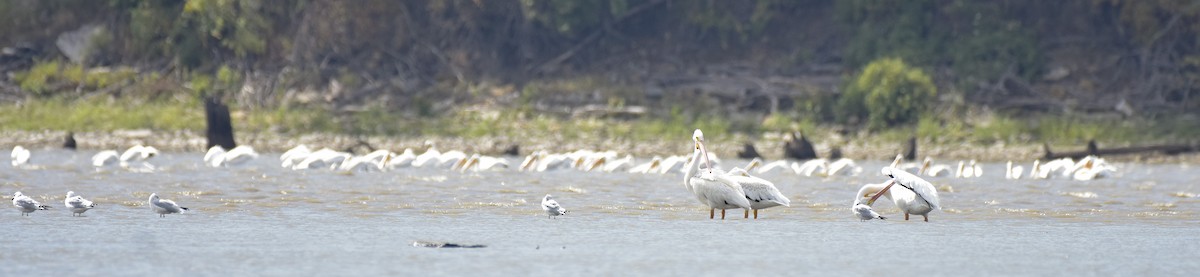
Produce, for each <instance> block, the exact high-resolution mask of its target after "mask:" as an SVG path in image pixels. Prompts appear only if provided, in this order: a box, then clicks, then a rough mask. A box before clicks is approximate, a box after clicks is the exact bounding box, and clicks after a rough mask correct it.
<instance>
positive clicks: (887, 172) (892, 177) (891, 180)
mask: <svg viewBox="0 0 1200 277" xmlns="http://www.w3.org/2000/svg"><path fill="white" fill-rule="evenodd" d="M892 170H896V169H894V168H891V167H884V168H883V169H882V170H881V172H882V173H883V176H887V177H888V181H887V185H884V186H883V189H881V190H879V192H876V193H875V196H871V199H869V200H867V206H871V205H875V200H877V199H879V197H880V196H883V194H884V193H887V191H888V190H889V189H891V188H892V185H895V184H896V174H895V173H892ZM863 196H866V195H863Z"/></svg>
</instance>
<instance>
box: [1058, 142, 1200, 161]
mask: <svg viewBox="0 0 1200 277" xmlns="http://www.w3.org/2000/svg"><path fill="white" fill-rule="evenodd" d="M1042 150H1044V151H1045V152H1046V154H1045V155H1044V156H1043V158H1045V159H1047V160H1054V159H1061V158H1072V159H1079V158H1083V157H1086V156H1089V155H1092V156H1107V155H1128V154H1143V153H1163V154H1167V155H1176V154H1181V153H1188V152H1197V151H1200V147H1197V146H1196V145H1190V144H1175V145H1151V146H1130V147H1121V148H1111V149H1100V148H1099V147H1096V142H1095V141H1088V145H1087V149H1086V150H1083V151H1073V152H1061V153H1054V152H1053V151H1051V150H1050V145H1047V144H1042Z"/></svg>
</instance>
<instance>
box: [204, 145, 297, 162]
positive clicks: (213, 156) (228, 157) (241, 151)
mask: <svg viewBox="0 0 1200 277" xmlns="http://www.w3.org/2000/svg"><path fill="white" fill-rule="evenodd" d="M289 151H290V150H289ZM296 154H297V153H295V152H293V153H292V155H289V159H288V160H286V161H285V162H284V163H285V164H286V163H289V162H290V161H291V158H292V157H296V156H298V155H296ZM256 158H258V152H255V151H254V147H250V146H248V145H238V146H237V147H234V148H233V149H230V150H229V151H225V148H224V147H221V146H220V145H213V147H212V148H209V149H208V152H206V153H204V163H205V164H206V165H208V166H210V167H229V166H238V165H242V164H245V163H246V162H249V161H250V160H253V159H256Z"/></svg>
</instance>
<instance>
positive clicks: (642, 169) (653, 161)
mask: <svg viewBox="0 0 1200 277" xmlns="http://www.w3.org/2000/svg"><path fill="white" fill-rule="evenodd" d="M661 164H662V157H660V156H654V157H653V158H650V161H649V162H646V163H643V164H639V165H636V166H634V167H633V168H630V169H629V173H642V174H645V173H658V167H659V165H661Z"/></svg>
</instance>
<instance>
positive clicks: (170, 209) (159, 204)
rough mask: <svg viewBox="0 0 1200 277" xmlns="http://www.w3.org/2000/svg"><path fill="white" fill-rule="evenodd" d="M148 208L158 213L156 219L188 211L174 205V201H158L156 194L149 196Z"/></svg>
mask: <svg viewBox="0 0 1200 277" xmlns="http://www.w3.org/2000/svg"><path fill="white" fill-rule="evenodd" d="M150 208H153V209H154V212H156V213H158V217H167V214H178V213H183V211H186V210H188V208H185V207H180V206H179V205H178V204H175V201H171V200H167V199H159V198H158V194H156V193H151V194H150Z"/></svg>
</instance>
